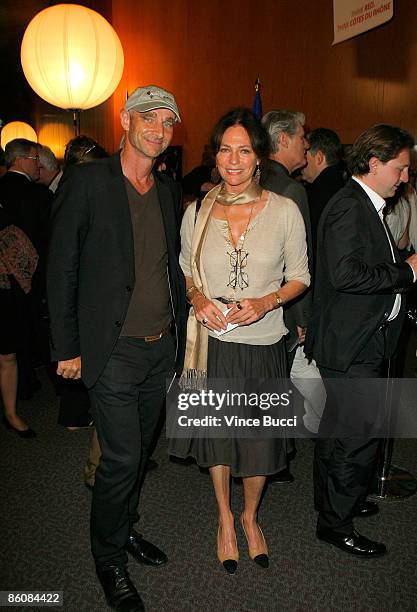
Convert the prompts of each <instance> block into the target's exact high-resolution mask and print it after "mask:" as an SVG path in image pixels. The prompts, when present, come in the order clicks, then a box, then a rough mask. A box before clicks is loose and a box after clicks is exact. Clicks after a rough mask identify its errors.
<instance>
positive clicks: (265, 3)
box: [112, 0, 417, 171]
mask: <svg viewBox="0 0 417 612" xmlns="http://www.w3.org/2000/svg"><path fill="white" fill-rule="evenodd" d="M112 5H113V26H114V27H115V29H116V31H117V32H118V34H119V36H120V38H121V41H122V44H123V47H124V51H125V61H126V65H125V71H124V75H123V78H122V81H121V84H120V86H119V88H118V89H117V91H116V93H115V95H114V98H113V103H114V129H115V133H114V135H115V142H117V141H118V138H119V135H120V128H119V121H118V112H119V109H120V107H121V106H122V105H123V101H124V99H125V95H126V92H127V91H131V90H132V89H134V87H136V86H137V85H139V84H149V83H157V84H160V85H162V86H165V87H166V88H167V89H170V90H172V91H174V93H175V94H176V97H177V99H178V103H179V106H180V110H181V112H182V115H183V124H181V126H179V129H178V130H177V131H176V134H175V140H174V144H182V145H183V147H184V166H185V168H184V169H185V170H186V171H187V170H189V169H191V168H192V167H193V166H194V165H196V164H197V163H198V162H199V160H200V157H201V152H202V149H203V146H204V143H205V142H206V141H207V138H208V135H209V133H210V129H211V127H212V126H213V124H214V122H215V121H216V120H217V118H218V117H219V116H220V115H221V114H222V113H223V112H224V111H226V110H227V109H228V108H230V107H232V106H235V105H239V104H243V105H248V106H251V105H252V101H253V95H254V89H253V84H254V81H255V78H256V75H257V74H258V73H259V74H260V77H261V82H262V100H263V106H264V111H266V110H270V109H271V108H280V107H281V108H291V109H295V110H302V111H304V112H305V114H306V117H307V122H308V125H309V126H310V127H312V128H314V127H318V126H326V127H330V128H333V129H336V130H337V131H338V132H339V134H340V136H341V138H342V140H343V141H344V142H352V140H354V139H355V137H356V136H357V135H358V134H359V133H360V132H361V131H362V130H363V129H364V128H366V127H367V126H369V125H371V124H373V123H376V122H382V121H384V122H390V123H396V124H401V125H402V126H404V127H406V128H408V129H410V130H411V131H412V132H413V133H416V132H417V114H416V112H415V110H414V100H415V99H416V97H417V96H416V94H417V54H416V44H417V29H416V27H415V24H416V23H417V2H415V0H396V1H395V16H394V19H393V20H392V21H391V22H390V23H388V24H385V25H383V26H381V27H380V28H378V29H376V30H374V31H371V32H368V33H365V34H363V35H361V36H359V37H357V38H355V39H352V40H350V41H345V42H343V43H341V44H339V45H336V46H334V47H332V46H331V42H332V39H333V8H332V7H333V3H332V1H331V0H257V1H255V0H229V1H228V2H225V1H224V0H171V2H167V1H166V0H113V2H112Z"/></svg>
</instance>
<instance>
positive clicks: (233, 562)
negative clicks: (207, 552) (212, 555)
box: [217, 525, 239, 574]
mask: <svg viewBox="0 0 417 612" xmlns="http://www.w3.org/2000/svg"><path fill="white" fill-rule="evenodd" d="M217 558H218V560H219V561H220V563H221V564H222V565H223V567H224V569H225V570H226V572H227V573H228V574H234V573H235V572H236V570H237V562H238V561H239V551H238V548H237V540H236V552H235V553H233V556H232V557H230V556H228V557H226V556H225V555H223V554H222V553H221V552H220V525H219V529H218V531H217Z"/></svg>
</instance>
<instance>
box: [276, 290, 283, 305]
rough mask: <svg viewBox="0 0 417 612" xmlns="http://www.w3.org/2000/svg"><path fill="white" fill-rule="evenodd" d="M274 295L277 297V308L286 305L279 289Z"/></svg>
mask: <svg viewBox="0 0 417 612" xmlns="http://www.w3.org/2000/svg"><path fill="white" fill-rule="evenodd" d="M274 295H275V299H276V301H277V303H276V305H275V308H281V307H282V306H284V302H283V299H282V297H281V296H280V294H279V292H278V291H275V293H274Z"/></svg>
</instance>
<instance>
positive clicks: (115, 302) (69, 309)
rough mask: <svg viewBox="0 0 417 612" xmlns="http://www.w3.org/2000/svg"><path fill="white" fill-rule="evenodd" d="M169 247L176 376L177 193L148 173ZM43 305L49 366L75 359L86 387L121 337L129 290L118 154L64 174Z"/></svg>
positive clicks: (181, 287) (179, 312) (179, 305)
mask: <svg viewBox="0 0 417 612" xmlns="http://www.w3.org/2000/svg"><path fill="white" fill-rule="evenodd" d="M154 178H155V184H156V187H157V192H158V199H159V202H160V206H161V211H162V219H163V223H164V228H165V234H166V241H167V248H168V273H169V284H170V291H171V297H172V306H173V311H174V313H175V323H176V332H177V342H178V346H177V371H179V370H180V369H181V367H182V360H183V356H184V350H185V321H186V318H185V317H186V307H185V283H184V277H183V274H182V271H181V269H180V267H179V263H178V255H179V250H180V242H179V228H180V223H181V193H180V188H179V187H178V185H177V184H176V183H174V181H172V179H170V178H169V177H167V176H165V175H163V174H161V173H159V172H155V173H154ZM47 280H48V306H49V311H50V317H51V346H52V358H53V359H54V360H65V359H71V358H73V357H76V356H77V355H81V360H82V362H81V369H82V379H83V381H84V382H85V384H86V385H87V387H91V386H92V385H93V384H94V383H95V382H96V380H97V378H98V377H99V376H100V373H101V372H102V370H103V368H104V366H105V365H106V363H107V361H108V359H109V357H110V354H111V352H112V349H113V347H114V345H115V343H116V341H117V339H118V337H119V334H120V330H121V327H122V325H123V321H124V319H125V317H126V313H127V309H128V306H129V301H130V298H131V295H132V290H133V287H134V285H135V263H134V244H133V233H132V224H131V217H130V210H129V203H128V198H127V194H126V188H125V184H124V176H123V173H122V168H121V165H120V155H119V154H116V155H113V156H112V157H110V158H107V159H102V160H99V161H97V162H90V163H88V164H83V165H80V166H75V167H74V168H71V169H69V170H68V171H67V172H66V173H65V174H64V176H63V178H62V180H61V182H60V185H59V189H58V191H57V194H56V198H55V201H54V204H53V212H52V231H51V240H50V246H49V256H48V279H47Z"/></svg>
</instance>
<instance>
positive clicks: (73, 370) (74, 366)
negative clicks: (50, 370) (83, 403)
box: [56, 357, 81, 380]
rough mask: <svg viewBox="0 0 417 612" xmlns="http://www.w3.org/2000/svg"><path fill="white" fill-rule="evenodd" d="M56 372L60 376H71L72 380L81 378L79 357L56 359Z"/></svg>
mask: <svg viewBox="0 0 417 612" xmlns="http://www.w3.org/2000/svg"><path fill="white" fill-rule="evenodd" d="M56 373H57V374H58V376H62V378H73V379H74V380H76V379H78V378H81V357H74V359H66V360H65V361H58V367H57V369H56Z"/></svg>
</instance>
